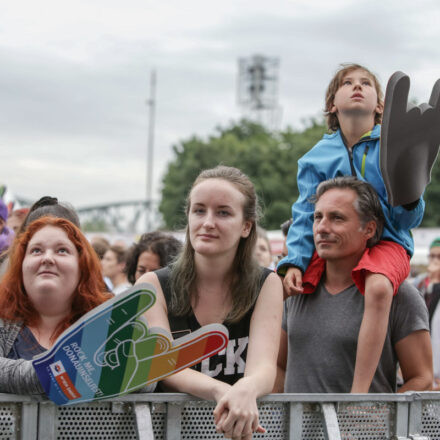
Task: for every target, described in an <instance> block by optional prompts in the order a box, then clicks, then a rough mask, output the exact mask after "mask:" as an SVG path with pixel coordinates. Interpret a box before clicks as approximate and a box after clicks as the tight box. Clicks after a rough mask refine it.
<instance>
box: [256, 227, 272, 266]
mask: <svg viewBox="0 0 440 440" xmlns="http://www.w3.org/2000/svg"><path fill="white" fill-rule="evenodd" d="M255 257H256V259H257V261H258V264H259V265H260V266H263V267H267V268H269V269H274V268H275V265H274V262H273V258H272V252H271V249H270V241H269V237H268V236H267V233H266V231H265V230H264V229H263V228H261V227H260V226H258V227H257V243H256V244H255Z"/></svg>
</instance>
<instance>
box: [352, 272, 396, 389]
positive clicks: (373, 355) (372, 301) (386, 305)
mask: <svg viewBox="0 0 440 440" xmlns="http://www.w3.org/2000/svg"><path fill="white" fill-rule="evenodd" d="M364 296H365V299H364V316H363V318H362V324H361V328H360V330H359V336H358V344H357V351H356V365H355V369H354V376H353V384H352V387H351V392H352V393H368V390H369V389H370V385H371V382H372V380H373V377H374V374H375V372H376V369H377V365H378V364H379V360H380V356H381V354H382V350H383V345H384V342H385V338H386V335H387V331H388V318H389V314H390V309H391V302H392V300H393V285H392V283H391V282H390V280H389V279H388V278H387V277H386V276H385V275H382V274H380V273H371V272H369V273H368V274H367V275H366V276H365V295H364Z"/></svg>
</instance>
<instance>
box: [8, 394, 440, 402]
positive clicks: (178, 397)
mask: <svg viewBox="0 0 440 440" xmlns="http://www.w3.org/2000/svg"><path fill="white" fill-rule="evenodd" d="M413 396H417V398H418V399H430V400H432V399H433V400H438V399H440V393H438V392H437V393H433V392H418V393H414V392H407V393H399V394H289V393H285V394H268V395H266V396H264V397H260V398H259V399H258V401H259V402H313V403H319V402H371V401H375V402H381V401H386V402H411V401H412V400H414V397H413ZM192 400H194V401H197V400H198V401H201V400H202V399H199V398H197V397H193V396H191V395H189V394H184V393H134V394H126V395H124V396H120V397H115V398H112V399H108V400H103V401H107V402H108V401H114V402H116V401H122V402H169V401H173V402H188V401H192ZM0 402H20V403H21V402H49V401H48V400H47V398H45V397H44V396H21V395H17V394H6V393H0Z"/></svg>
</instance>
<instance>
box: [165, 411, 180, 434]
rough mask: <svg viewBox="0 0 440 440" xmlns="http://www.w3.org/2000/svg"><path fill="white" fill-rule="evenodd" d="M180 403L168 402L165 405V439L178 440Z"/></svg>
mask: <svg viewBox="0 0 440 440" xmlns="http://www.w3.org/2000/svg"><path fill="white" fill-rule="evenodd" d="M181 426H182V405H179V404H176V403H171V402H169V403H168V405H167V418H166V428H165V429H166V431H165V433H166V440H180V431H181V429H180V428H181Z"/></svg>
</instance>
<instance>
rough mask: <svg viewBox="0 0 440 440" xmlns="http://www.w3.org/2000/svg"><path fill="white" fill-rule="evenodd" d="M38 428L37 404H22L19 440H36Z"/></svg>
mask: <svg viewBox="0 0 440 440" xmlns="http://www.w3.org/2000/svg"><path fill="white" fill-rule="evenodd" d="M37 426H38V403H37V402H23V403H22V405H21V423H20V440H36V439H37Z"/></svg>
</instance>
